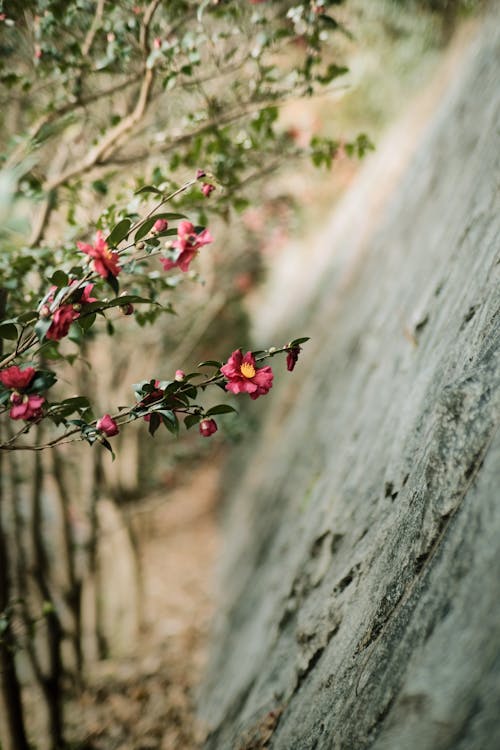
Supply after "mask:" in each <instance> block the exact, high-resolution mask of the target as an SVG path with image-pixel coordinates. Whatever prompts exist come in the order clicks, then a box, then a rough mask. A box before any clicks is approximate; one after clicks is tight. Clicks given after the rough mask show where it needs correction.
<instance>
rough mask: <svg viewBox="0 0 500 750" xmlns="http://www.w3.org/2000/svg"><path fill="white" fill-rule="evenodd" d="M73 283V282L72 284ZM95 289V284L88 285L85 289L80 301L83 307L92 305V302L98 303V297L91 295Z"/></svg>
mask: <svg viewBox="0 0 500 750" xmlns="http://www.w3.org/2000/svg"><path fill="white" fill-rule="evenodd" d="M71 283H73V282H71ZM93 288H94V285H93V284H86V285H85V286H84V287H83V292H82V296H81V297H80V299H79V300H78V301H79V303H80V304H81V305H85V304H87V303H90V302H97V297H91V296H90V293H91V291H92V289H93Z"/></svg>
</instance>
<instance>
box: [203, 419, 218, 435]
mask: <svg viewBox="0 0 500 750" xmlns="http://www.w3.org/2000/svg"><path fill="white" fill-rule="evenodd" d="M214 432H217V422H216V421H215V419H202V420H201V422H200V435H202V436H203V437H210V435H213V434H214Z"/></svg>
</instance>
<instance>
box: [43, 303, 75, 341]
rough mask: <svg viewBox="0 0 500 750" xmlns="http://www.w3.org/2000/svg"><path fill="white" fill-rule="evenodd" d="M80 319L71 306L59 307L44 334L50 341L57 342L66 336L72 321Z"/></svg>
mask: <svg viewBox="0 0 500 750" xmlns="http://www.w3.org/2000/svg"><path fill="white" fill-rule="evenodd" d="M79 317H80V313H79V312H77V311H76V310H75V309H74V307H73V305H61V307H58V308H57V310H56V311H55V313H54V315H53V316H52V323H51V324H50V328H49V330H48V331H47V333H46V334H45V336H46V338H48V339H51V340H52V341H59V340H60V339H62V338H64V336H67V335H68V331H69V328H70V325H71V324H72V322H73V321H74V320H76V319H77V318H79Z"/></svg>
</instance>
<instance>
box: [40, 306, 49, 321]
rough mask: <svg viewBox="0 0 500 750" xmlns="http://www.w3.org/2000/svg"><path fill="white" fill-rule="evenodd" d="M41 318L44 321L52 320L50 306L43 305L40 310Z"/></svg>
mask: <svg viewBox="0 0 500 750" xmlns="http://www.w3.org/2000/svg"><path fill="white" fill-rule="evenodd" d="M40 317H41V318H43V319H44V320H46V319H47V318H50V307H49V306H48V305H42V307H41V308H40Z"/></svg>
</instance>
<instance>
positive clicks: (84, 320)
mask: <svg viewBox="0 0 500 750" xmlns="http://www.w3.org/2000/svg"><path fill="white" fill-rule="evenodd" d="M96 317H97V315H96V314H95V313H89V315H80V317H79V318H78V323H79V324H80V328H81V329H82V330H83V331H88V330H89V328H92V326H93V325H94V323H95V320H96Z"/></svg>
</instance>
